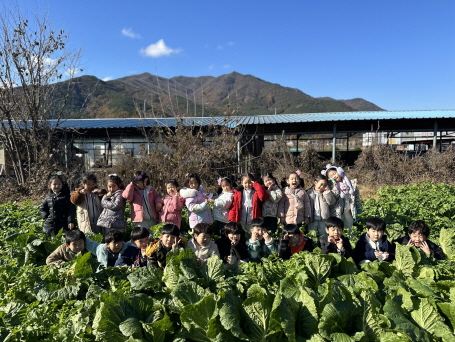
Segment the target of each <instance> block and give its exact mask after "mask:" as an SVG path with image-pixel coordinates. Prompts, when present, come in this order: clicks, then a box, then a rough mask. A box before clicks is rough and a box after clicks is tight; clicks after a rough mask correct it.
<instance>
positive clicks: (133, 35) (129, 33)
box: [122, 28, 141, 39]
mask: <svg viewBox="0 0 455 342" xmlns="http://www.w3.org/2000/svg"><path fill="white" fill-rule="evenodd" d="M122 34H123V35H124V36H125V37H128V38H133V39H139V38H141V35H140V34H138V33H136V32H134V31H133V29H132V28H124V29H123V30H122Z"/></svg>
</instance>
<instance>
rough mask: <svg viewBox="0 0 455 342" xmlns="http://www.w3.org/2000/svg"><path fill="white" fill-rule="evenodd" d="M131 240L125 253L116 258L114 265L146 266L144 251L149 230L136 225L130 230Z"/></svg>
mask: <svg viewBox="0 0 455 342" xmlns="http://www.w3.org/2000/svg"><path fill="white" fill-rule="evenodd" d="M131 242H132V243H133V244H134V246H129V247H128V248H127V250H126V251H125V253H124V254H123V255H121V256H119V258H118V259H117V261H116V262H115V266H124V265H127V266H131V267H133V268H134V267H144V266H148V259H147V256H146V255H145V251H146V250H147V247H148V245H149V243H150V231H149V230H148V229H147V228H145V227H136V228H134V229H133V230H132V231H131Z"/></svg>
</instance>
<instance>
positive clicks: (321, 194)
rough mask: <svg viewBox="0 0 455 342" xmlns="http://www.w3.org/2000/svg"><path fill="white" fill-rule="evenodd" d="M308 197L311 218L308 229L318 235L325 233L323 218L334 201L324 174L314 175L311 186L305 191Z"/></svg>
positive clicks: (327, 216)
mask: <svg viewBox="0 0 455 342" xmlns="http://www.w3.org/2000/svg"><path fill="white" fill-rule="evenodd" d="M307 194H308V198H309V199H310V206H311V210H312V214H311V219H312V222H310V224H309V226H308V229H309V230H314V231H316V232H318V233H319V235H324V233H325V220H327V219H328V218H329V217H330V207H329V206H330V205H334V204H335V202H336V199H335V196H334V195H333V193H332V191H330V190H329V189H328V180H327V177H326V176H323V175H319V176H316V178H315V180H314V185H313V187H312V188H311V189H310V190H308V191H307Z"/></svg>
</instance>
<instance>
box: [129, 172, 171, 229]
mask: <svg viewBox="0 0 455 342" xmlns="http://www.w3.org/2000/svg"><path fill="white" fill-rule="evenodd" d="M123 198H125V199H127V200H128V201H129V202H130V204H131V221H132V222H135V223H136V226H137V227H145V228H150V227H152V226H154V225H156V224H157V223H158V221H159V212H160V210H161V208H162V207H163V200H162V199H161V197H160V196H159V195H158V193H157V192H156V190H155V189H154V188H152V187H151V186H150V181H149V177H148V176H147V174H146V173H145V172H142V171H137V172H136V173H135V175H134V178H133V181H132V182H131V183H130V184H128V186H127V187H126V189H125V190H124V191H123Z"/></svg>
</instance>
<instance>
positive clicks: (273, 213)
mask: <svg viewBox="0 0 455 342" xmlns="http://www.w3.org/2000/svg"><path fill="white" fill-rule="evenodd" d="M266 191H267V193H268V194H269V198H267V199H266V200H265V201H264V203H263V204H262V217H277V215H278V204H279V203H280V200H281V198H282V197H283V192H282V191H281V189H280V188H279V187H278V185H276V184H274V185H273V186H272V190H268V189H266Z"/></svg>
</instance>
